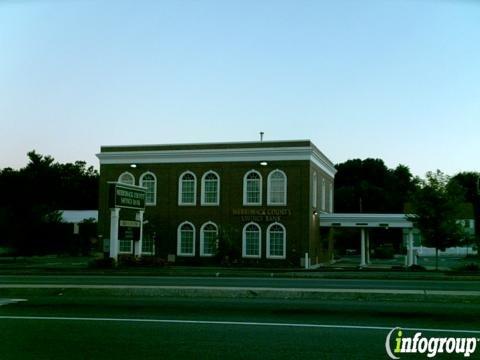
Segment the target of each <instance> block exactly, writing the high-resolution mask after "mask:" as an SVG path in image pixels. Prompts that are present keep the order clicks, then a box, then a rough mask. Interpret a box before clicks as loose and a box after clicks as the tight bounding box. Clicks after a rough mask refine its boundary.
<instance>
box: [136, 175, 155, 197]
mask: <svg viewBox="0 0 480 360" xmlns="http://www.w3.org/2000/svg"><path fill="white" fill-rule="evenodd" d="M140 186H142V187H145V188H147V192H146V193H145V205H155V204H156V203H157V178H156V177H155V175H154V174H153V173H151V172H146V173H144V174H142V176H140Z"/></svg>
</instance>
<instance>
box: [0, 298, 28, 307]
mask: <svg viewBox="0 0 480 360" xmlns="http://www.w3.org/2000/svg"><path fill="white" fill-rule="evenodd" d="M22 301H27V299H0V306H2V305H8V304H14V303H17V302H22Z"/></svg>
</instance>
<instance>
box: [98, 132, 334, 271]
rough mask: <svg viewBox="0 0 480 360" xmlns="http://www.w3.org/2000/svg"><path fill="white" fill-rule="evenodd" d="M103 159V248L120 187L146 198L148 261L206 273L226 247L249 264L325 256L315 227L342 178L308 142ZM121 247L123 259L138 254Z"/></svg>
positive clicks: (145, 148)
mask: <svg viewBox="0 0 480 360" xmlns="http://www.w3.org/2000/svg"><path fill="white" fill-rule="evenodd" d="M97 156H98V158H99V160H100V202H99V231H100V235H102V236H103V238H104V239H105V240H108V238H109V229H110V215H109V212H110V210H109V207H108V199H107V198H108V182H112V181H118V182H122V183H126V184H134V185H140V186H143V187H145V188H146V189H147V193H146V205H147V206H146V209H145V213H144V221H145V223H146V225H145V229H144V232H143V239H142V243H141V251H142V254H156V255H158V256H161V257H164V258H165V259H167V258H168V259H169V260H170V261H175V262H177V263H178V262H180V263H209V262H212V261H213V260H212V257H213V256H214V255H215V254H216V253H217V247H218V246H220V247H223V248H225V247H226V246H227V245H228V247H230V252H231V254H230V255H231V257H235V256H234V255H232V252H233V254H235V249H236V254H237V256H236V257H237V258H238V259H237V261H239V262H242V263H246V264H249V263H255V264H259V263H273V264H278V265H295V266H298V265H299V264H300V263H301V261H302V259H304V256H305V253H308V254H309V257H310V259H311V262H312V263H316V262H318V261H320V260H321V259H322V258H324V257H325V256H326V254H325V240H324V239H320V231H319V220H318V217H319V216H320V214H321V213H322V212H326V213H328V212H332V211H333V181H334V175H335V172H336V170H335V168H334V166H333V164H332V162H331V161H330V160H329V159H328V158H327V157H326V156H325V155H324V154H323V153H322V152H321V151H320V150H319V149H318V148H317V147H316V146H315V145H314V144H313V143H312V142H310V141H309V140H300V141H275V142H267V141H262V142H244V143H241V142H239V143H213V144H181V145H138V146H137V145H136V146H102V148H101V152H100V153H99V154H98V155H97ZM122 211H123V214H125V216H127V217H128V216H130V217H131V216H132V214H129V213H128V211H124V210H122ZM119 242H120V244H119V250H120V254H122V253H123V254H131V253H132V252H133V249H134V244H133V242H132V241H131V240H130V241H129V240H124V239H120V240H119ZM108 243H109V242H108V241H105V244H108ZM227 243H228V244H227ZM137 255H138V254H137Z"/></svg>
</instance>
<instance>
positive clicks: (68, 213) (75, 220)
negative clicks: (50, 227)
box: [59, 210, 98, 234]
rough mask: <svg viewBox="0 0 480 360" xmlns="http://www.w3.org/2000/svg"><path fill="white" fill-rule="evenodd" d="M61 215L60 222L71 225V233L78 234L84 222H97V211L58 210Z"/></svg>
mask: <svg viewBox="0 0 480 360" xmlns="http://www.w3.org/2000/svg"><path fill="white" fill-rule="evenodd" d="M59 212H60V214H61V215H62V221H63V222H66V223H69V224H73V233H74V234H78V232H79V226H78V224H80V223H81V222H83V221H85V220H95V222H97V221H98V210H59Z"/></svg>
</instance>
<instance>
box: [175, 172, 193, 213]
mask: <svg viewBox="0 0 480 360" xmlns="http://www.w3.org/2000/svg"><path fill="white" fill-rule="evenodd" d="M187 174H190V175H192V176H193V179H194V183H193V202H191V203H184V202H182V179H183V177H184V176H185V175H187ZM196 204H197V177H196V176H195V174H194V173H193V172H191V171H185V172H183V173H182V174H181V175H180V176H179V177H178V205H180V206H195V205H196Z"/></svg>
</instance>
